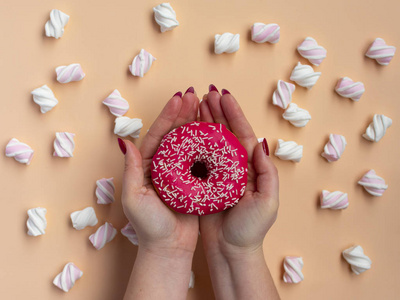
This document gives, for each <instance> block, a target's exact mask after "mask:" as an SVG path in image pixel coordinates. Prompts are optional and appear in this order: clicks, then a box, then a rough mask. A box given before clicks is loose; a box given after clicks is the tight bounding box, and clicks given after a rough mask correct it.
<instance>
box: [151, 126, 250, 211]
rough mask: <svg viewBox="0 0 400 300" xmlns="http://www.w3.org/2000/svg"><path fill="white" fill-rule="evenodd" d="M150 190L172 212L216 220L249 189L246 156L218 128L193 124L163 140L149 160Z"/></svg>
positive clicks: (222, 128) (232, 138)
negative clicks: (216, 217) (214, 216)
mask: <svg viewBox="0 0 400 300" xmlns="http://www.w3.org/2000/svg"><path fill="white" fill-rule="evenodd" d="M151 178H152V180H153V185H154V187H155V189H156V191H157V192H158V194H159V196H160V197H161V199H162V200H163V201H164V202H165V204H167V205H168V206H169V207H170V208H171V209H172V210H174V211H176V212H179V213H183V214H191V215H199V216H201V215H208V214H214V213H217V212H220V211H223V210H225V209H228V208H230V207H233V206H235V205H236V204H237V203H238V201H239V199H240V198H241V197H242V196H243V194H244V190H245V188H246V184H247V152H246V149H245V148H244V147H243V146H242V145H241V144H240V142H239V140H238V139H237V138H236V136H235V135H233V133H231V132H230V131H229V130H228V129H226V127H225V126H224V125H222V124H215V123H206V122H192V123H188V124H185V125H183V126H181V127H178V128H175V129H174V130H172V131H171V132H169V133H168V134H166V135H165V136H164V138H163V139H162V141H161V144H160V147H159V148H158V150H157V152H156V154H155V155H154V157H153V162H152V166H151Z"/></svg>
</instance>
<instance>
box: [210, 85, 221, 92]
mask: <svg viewBox="0 0 400 300" xmlns="http://www.w3.org/2000/svg"><path fill="white" fill-rule="evenodd" d="M208 91H209V92H217V93H219V91H218V89H217V88H216V87H215V85H213V84H210V85H209V86H208Z"/></svg>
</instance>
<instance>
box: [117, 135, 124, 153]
mask: <svg viewBox="0 0 400 300" xmlns="http://www.w3.org/2000/svg"><path fill="white" fill-rule="evenodd" d="M118 145H119V149H121V152H122V153H123V154H124V155H125V154H126V144H125V142H124V141H123V140H122V139H120V138H118Z"/></svg>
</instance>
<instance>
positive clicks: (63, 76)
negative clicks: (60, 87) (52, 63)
mask: <svg viewBox="0 0 400 300" xmlns="http://www.w3.org/2000/svg"><path fill="white" fill-rule="evenodd" d="M56 73H57V81H58V82H59V83H68V82H72V81H80V80H82V79H83V78H84V77H85V73H83V70H82V67H81V65H80V64H70V65H68V66H59V67H57V68H56Z"/></svg>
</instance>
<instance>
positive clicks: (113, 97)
mask: <svg viewBox="0 0 400 300" xmlns="http://www.w3.org/2000/svg"><path fill="white" fill-rule="evenodd" d="M103 104H104V105H105V106H107V107H108V108H109V110H110V112H111V113H112V114H113V115H114V116H116V117H121V116H123V115H124V114H126V112H127V111H128V109H129V103H128V101H126V100H125V99H124V98H122V96H121V93H120V92H119V91H118V90H117V89H115V90H114V91H113V92H112V93H111V94H110V95H109V96H108V97H107V98H106V99H105V100H104V101H103Z"/></svg>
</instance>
